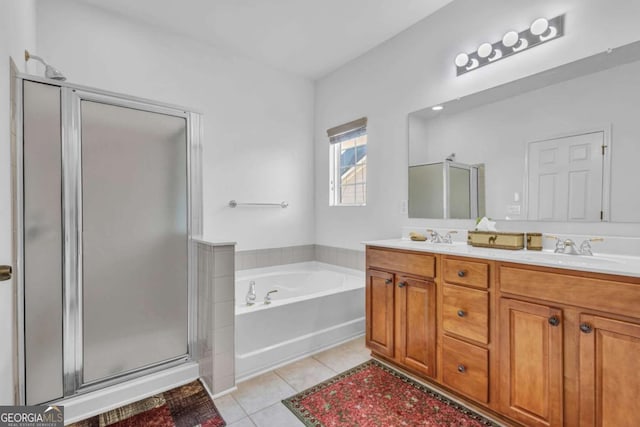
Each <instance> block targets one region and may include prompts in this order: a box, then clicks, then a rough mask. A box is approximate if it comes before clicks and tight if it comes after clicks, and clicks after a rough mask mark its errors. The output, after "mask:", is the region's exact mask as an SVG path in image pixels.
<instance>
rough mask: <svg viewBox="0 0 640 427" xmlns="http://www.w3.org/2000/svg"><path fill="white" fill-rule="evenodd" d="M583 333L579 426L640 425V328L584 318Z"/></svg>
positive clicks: (628, 324) (587, 316)
mask: <svg viewBox="0 0 640 427" xmlns="http://www.w3.org/2000/svg"><path fill="white" fill-rule="evenodd" d="M580 330H581V334H580V425H581V426H585V427H586V426H616V427H623V426H638V425H640V412H638V396H640V376H638V372H640V358H639V357H638V354H640V325H637V324H633V323H628V322H621V321H617V320H611V319H606V318H602V317H596V316H590V315H581V316H580Z"/></svg>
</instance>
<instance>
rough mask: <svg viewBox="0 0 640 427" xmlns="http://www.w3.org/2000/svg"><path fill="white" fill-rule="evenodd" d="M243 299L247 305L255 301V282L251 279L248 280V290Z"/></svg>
mask: <svg viewBox="0 0 640 427" xmlns="http://www.w3.org/2000/svg"><path fill="white" fill-rule="evenodd" d="M244 301H245V302H246V303H247V305H253V304H255V303H256V282H255V281H253V280H252V281H250V282H249V292H247V296H246V297H245V299H244Z"/></svg>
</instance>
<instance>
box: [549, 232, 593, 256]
mask: <svg viewBox="0 0 640 427" xmlns="http://www.w3.org/2000/svg"><path fill="white" fill-rule="evenodd" d="M547 238H550V239H556V248H555V249H554V251H553V252H554V253H556V254H568V255H588V256H592V255H593V252H592V251H591V242H602V241H603V240H604V239H603V238H602V237H592V238H591V239H587V240H584V241H583V242H582V243H581V244H580V247H579V248H578V246H577V245H576V242H574V241H573V240H571V239H564V240H562V239H560V238H559V237H557V236H551V235H549V236H547Z"/></svg>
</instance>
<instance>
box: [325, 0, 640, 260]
mask: <svg viewBox="0 0 640 427" xmlns="http://www.w3.org/2000/svg"><path fill="white" fill-rule="evenodd" d="M562 13H565V14H566V21H565V36H564V37H563V38H561V39H558V40H555V41H553V42H550V43H548V44H545V45H543V46H540V47H537V48H535V49H531V50H530V51H528V52H525V53H522V54H520V55H516V56H514V57H512V58H508V59H505V60H502V61H500V62H498V63H495V64H492V65H490V66H487V67H484V68H481V69H478V70H475V71H473V72H471V73H467V74H465V75H463V76H461V77H456V76H455V67H454V65H453V59H454V58H455V56H456V54H458V53H459V52H461V51H464V52H470V51H472V50H474V49H475V48H477V46H478V45H479V44H480V43H482V42H484V41H490V42H493V41H495V40H499V39H500V38H501V37H502V35H503V34H504V32H505V31H506V30H509V29H516V30H522V29H524V28H527V26H528V25H529V24H530V23H531V22H532V21H533V20H534V19H535V18H537V17H540V16H544V17H548V18H551V17H554V16H556V15H559V14H562ZM638 16H640V2H633V1H629V0H615V1H608V2H603V1H598V0H540V1H536V2H529V1H525V0H518V1H509V2H506V1H501V0H486V1H482V2H478V1H475V0H455V1H454V2H453V3H451V4H449V5H448V6H446V7H445V8H443V9H441V10H440V11H438V12H437V13H436V14H434V15H432V16H430V17H427V18H426V19H424V20H423V21H421V22H419V23H417V24H416V25H414V26H413V27H411V28H409V29H408V30H407V31H405V32H403V33H401V34H400V35H398V36H396V37H395V38H393V39H391V40H389V41H388V42H386V43H384V44H382V45H380V46H379V47H377V48H375V49H373V50H372V51H370V52H368V53H366V54H365V55H363V56H361V57H360V58H358V59H356V60H354V61H352V62H350V63H348V64H347V65H345V66H344V67H342V68H340V69H339V70H337V71H335V72H334V73H332V74H330V75H329V76H327V77H325V78H323V79H321V80H320V81H318V82H317V83H316V108H315V117H316V127H315V164H316V243H318V244H322V245H330V246H341V247H346V248H353V249H359V248H361V246H360V242H361V241H363V240H371V239H379V238H391V237H398V236H399V235H400V229H401V227H402V226H403V225H407V224H415V225H416V227H418V226H420V227H422V226H424V225H426V224H434V225H436V226H442V227H452V226H462V227H469V226H470V225H471V224H470V223H469V221H466V222H460V221H442V220H441V221H424V220H411V221H410V220H408V218H407V214H405V213H401V201H402V200H403V199H406V198H407V156H408V154H407V149H408V144H407V114H408V113H410V112H412V111H415V110H418V109H421V108H424V107H427V106H430V105H435V104H438V103H441V102H445V101H448V100H450V99H454V98H457V97H461V96H464V95H468V94H471V93H474V92H477V91H479V90H483V89H487V88H489V87H493V86H495V85H498V84H502V83H506V82H508V81H511V80H514V79H518V78H521V77H525V76H527V75H531V74H535V73H537V72H540V71H543V70H546V69H549V68H552V67H555V66H558V65H561V64H564V63H568V62H572V61H575V60H577V59H579V58H583V57H586V56H590V55H592V54H595V53H598V52H602V51H604V50H606V49H607V48H609V47H617V46H621V45H624V44H627V43H629V42H632V41H635V40H638V39H640V26H639V25H638V23H637V17H638ZM362 116H368V118H369V122H368V127H367V130H368V135H369V139H368V141H369V147H368V154H369V156H368V157H369V158H368V159H367V164H368V168H369V170H368V195H367V197H368V201H367V206H366V207H363V208H351V207H349V208H346V207H329V206H328V201H329V194H328V193H329V185H328V176H329V172H328V167H329V165H328V161H329V156H328V152H329V149H328V147H327V140H326V133H325V130H326V129H328V128H330V127H332V126H335V125H338V124H340V123H344V122H346V121H349V120H352V119H354V118H357V117H362ZM510 227H520V228H522V227H526V228H527V229H528V230H530V231H533V230H535V229H540V228H543V229H544V230H545V231H553V232H574V233H575V232H579V233H599V234H624V233H627V234H634V235H640V227H638V226H637V224H636V225H628V224H626V225H625V224H587V225H585V224H560V223H556V224H549V223H533V224H532V223H525V224H517V223H510V224H506V225H504V228H510Z"/></svg>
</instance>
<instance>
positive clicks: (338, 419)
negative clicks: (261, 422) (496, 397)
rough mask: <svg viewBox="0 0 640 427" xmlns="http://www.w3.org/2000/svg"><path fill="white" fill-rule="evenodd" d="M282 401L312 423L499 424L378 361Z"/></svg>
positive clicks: (317, 426) (322, 426)
mask: <svg viewBox="0 0 640 427" xmlns="http://www.w3.org/2000/svg"><path fill="white" fill-rule="evenodd" d="M282 403H284V405H285V406H286V407H287V408H289V409H290V410H291V412H293V413H294V414H295V415H296V416H297V417H298V418H299V419H300V420H301V421H302V422H303V423H304V424H305V425H306V426H310V427H347V426H349V427H355V426H385V427H391V426H410V427H414V426H446V427H481V426H497V424H495V423H494V422H492V421H490V420H488V419H487V418H485V417H483V416H482V415H480V414H477V413H475V412H473V411H471V410H470V409H467V408H465V407H463V406H461V405H459V404H457V403H455V402H452V401H451V400H449V399H447V398H446V397H444V396H442V395H440V394H438V393H436V392H435V391H433V390H431V389H429V388H427V387H425V386H423V385H422V384H419V383H417V382H416V381H413V380H412V379H410V378H408V377H406V376H404V375H402V374H400V373H398V372H396V371H394V370H392V369H389V368H388V367H386V366H384V365H383V364H381V363H379V362H377V361H375V360H369V361H368V362H365V363H363V364H362V365H359V366H356V367H355V368H353V369H350V370H348V371H346V372H343V373H342V374H340V375H337V376H335V377H333V378H331V379H329V380H327V381H325V382H322V383H320V384H318V385H316V386H313V387H311V388H309V389H307V390H305V391H303V392H301V393H298V394H296V395H295V396H293V397H290V398H288V399H285V400H283V401H282Z"/></svg>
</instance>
